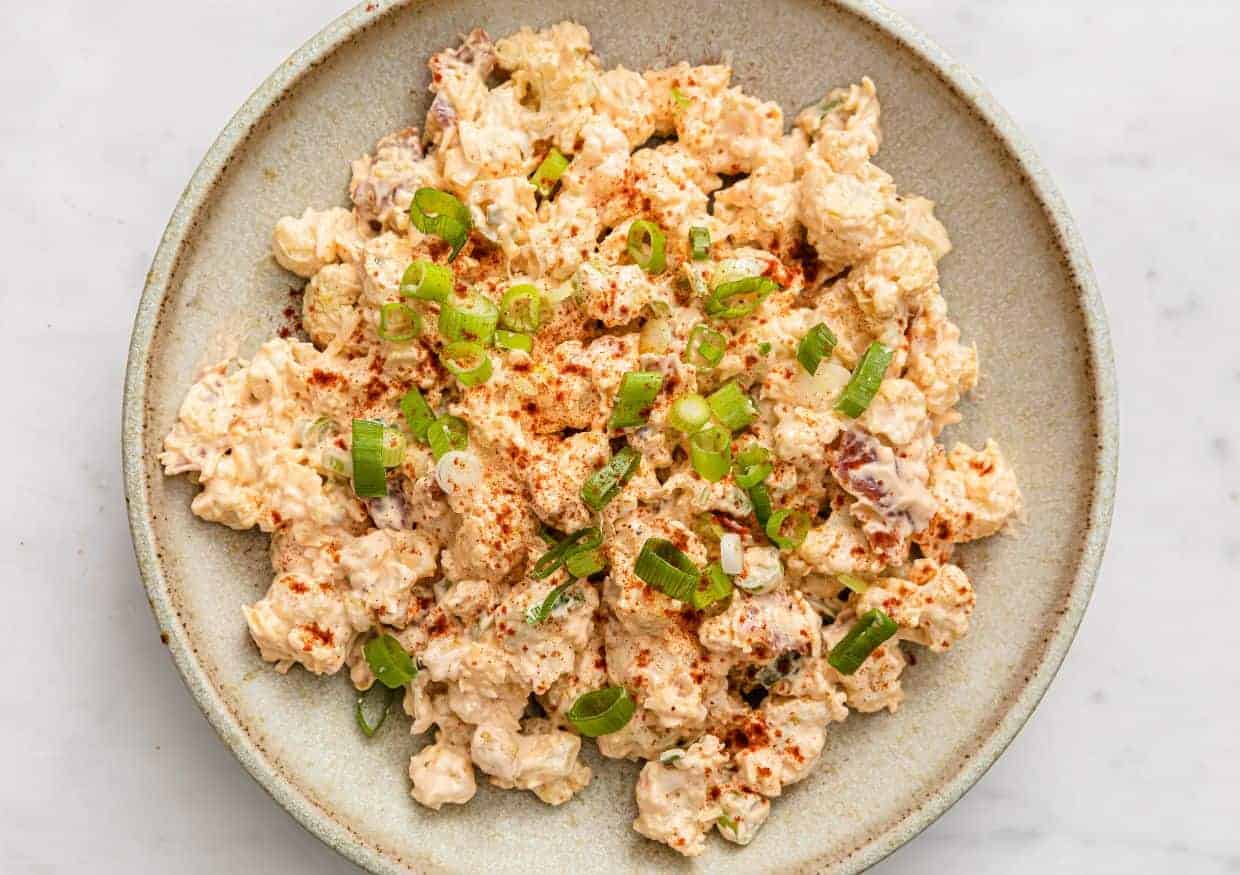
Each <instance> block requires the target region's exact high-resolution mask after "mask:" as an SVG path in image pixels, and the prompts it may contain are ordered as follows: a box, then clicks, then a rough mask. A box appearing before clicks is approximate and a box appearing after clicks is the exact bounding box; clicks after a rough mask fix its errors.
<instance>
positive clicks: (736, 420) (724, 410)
mask: <svg viewBox="0 0 1240 875" xmlns="http://www.w3.org/2000/svg"><path fill="white" fill-rule="evenodd" d="M706 401H707V403H709V404H710V409H711V412H712V413H714V414H715V419H717V420H719V421H720V422H722V423H723V424H724V425H726V426H727V427H728V428H730V429H732V431H740V430H741V429H742V428H745V427H747V426H748V425H749V424H750V423H752V422H753V421H754V420H755V419H757V418H758V408H757V407H756V406H754V403H753V399H751V398H750V397H749V396H748V395H746V394H745V393H744V392H743V391H742V390H741V387H740V386H738V385H736V383H734V382H732V383H724V384H723V385H722V386H720V387H719V388H718V389H716V390H715V391H714V392H711V393H710V395H709V396H707V398H706Z"/></svg>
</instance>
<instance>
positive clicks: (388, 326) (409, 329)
mask: <svg viewBox="0 0 1240 875" xmlns="http://www.w3.org/2000/svg"><path fill="white" fill-rule="evenodd" d="M402 326H404V327H403V328H402ZM375 333H377V334H378V335H379V339H380V340H386V341H387V342H388V343H409V342H410V341H412V340H415V339H416V338H417V336H418V335H419V334H421V333H422V317H421V316H419V315H418V311H417V310H415V309H413V308H412V307H410V306H409V305H408V304H400V303H387V304H383V305H382V306H380V307H379V327H378V328H377V329H376V332H375Z"/></svg>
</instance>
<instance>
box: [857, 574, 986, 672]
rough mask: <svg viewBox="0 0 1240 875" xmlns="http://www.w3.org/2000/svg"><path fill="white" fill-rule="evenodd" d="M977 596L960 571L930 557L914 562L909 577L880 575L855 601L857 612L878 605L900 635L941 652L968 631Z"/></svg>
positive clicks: (863, 611) (862, 611)
mask: <svg viewBox="0 0 1240 875" xmlns="http://www.w3.org/2000/svg"><path fill="white" fill-rule="evenodd" d="M976 603H977V597H976V596H975V595H974V594H973V586H972V585H971V584H970V583H969V578H968V577H967V576H966V575H965V573H964V572H963V571H961V570H960V569H959V568H957V567H956V566H955V565H942V566H939V565H936V564H935V563H934V562H932V561H930V560H929V559H919V560H917V561H916V562H914V563H913V567H912V569H911V570H910V572H909V579H908V580H901V579H900V578H898V577H883V578H880V579H879V580H877V581H875V582H874V583H873V584H871V585H870V587H869V588H868V589H867V590H866V591H865V592H864V593H862V594H861V596H860V598H859V599H858V601H857V613H858V614H864V613H865V612H866V611H868V610H870V609H872V608H878V609H880V610H882V611H883V612H884V613H886V614H887V615H888V616H889V617H891V619H893V620H895V621H896V623H898V624H899V626H900V637H901V638H903V639H905V640H906V641H916V642H917V643H918V644H924V645H925V646H926V647H929V648H930V649H931V650H933V651H935V652H942V651H944V650H947V649H948V648H950V647H951V646H952V644H953V643H954V642H956V641H958V640H960V639H961V638H963V637H964V636H965V634H966V633H968V631H969V617H970V615H972V613H973V605H974V604H976Z"/></svg>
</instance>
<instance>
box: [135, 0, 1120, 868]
mask: <svg viewBox="0 0 1240 875" xmlns="http://www.w3.org/2000/svg"><path fill="white" fill-rule="evenodd" d="M418 2H419V0H388V2H373V0H372V2H368V3H361V4H359V5H358V6H356V7H355V8H353V9H352V10H350V11H348V12H346V13H345V14H343V15H341V16H340V17H339V18H337V19H336V20H335V21H333V22H332V23H331V24H329V25H328V26H327V27H326V28H324V29H323V30H322V31H321V32H319V33H318V34H317V35H315V36H314V37H313V38H312V39H311V40H309V41H308V42H307V43H306V44H305V45H303V46H302V47H301V48H299V49H298V50H297V51H296V52H294V53H293V54H292V55H291V56H290V57H289V58H288V59H287V60H286V61H285V62H284V63H283V64H281V65H280V67H279V68H278V69H277V70H276V71H275V72H274V73H272V74H271V76H270V77H268V79H267V81H265V82H264V83H263V84H262V85H261V86H260V87H259V88H258V89H257V90H256V91H255V92H254V93H253V94H252V95H251V96H250V98H249V99H248V100H247V101H246V102H245V104H244V105H243V106H242V107H241V109H240V110H239V111H238V112H237V114H236V115H235V116H233V118H232V119H231V120H230V121H229V123H228V125H227V127H225V128H224V130H223V132H222V133H221V134H220V135H219V137H218V138H217V139H216V141H215V143H214V144H212V146H211V148H210V150H209V151H208V152H207V154H206V157H205V158H203V160H202V163H201V164H199V166H198V169H197V170H196V171H195V172H194V175H193V177H192V178H191V180H190V182H189V185H188V186H187V187H186V189H185V192H184V193H183V194H182V196H181V199H180V200H179V201H178V203H177V205H176V209H175V210H174V211H173V214H172V218H171V219H170V220H169V222H168V227H167V228H166V229H165V231H164V235H163V239H162V240H161V241H160V245H159V249H158V251H157V252H156V253H155V258H154V261H153V262H152V265H151V269H150V271H149V273H148V274H147V281H146V287H145V289H144V290H143V293H142V299H141V302H140V303H139V305H138V312H137V316H136V317H135V319H134V329H133V336H132V339H131V341H130V347H129V360H128V366H127V368H126V373H125V395H124V408H123V411H124V412H123V423H122V435H121V436H122V453H123V464H124V478H125V495H126V502H127V504H128V510H129V525H130V530H131V531H132V534H133V541H134V550H135V552H136V554H137V560H138V567H139V570H140V571H141V574H142V579H143V581H144V583H145V586H146V591H147V598H148V600H149V601H150V604H151V608H152V610H153V611H154V613H155V616H156V619H157V620H158V622H159V625H160V628H161V630H162V632H163V636H162V637H163V638H164V640H165V641H166V643H167V645H168V649H169V650H170V652H171V654H172V657H173V659H174V660H175V662H176V665H177V668H178V669H179V670H180V672H181V676H182V677H183V678H184V680H185V683H186V685H187V686H188V687H189V689H190V692H191V693H193V695H194V698H195V699H196V700H197V702H198V705H199V707H200V708H201V709H202V711H203V713H204V714H205V715H206V717H207V719H208V720H209V721H210V722H211V725H212V726H214V727H215V730H216V732H217V733H219V735H220V737H221V738H222V739H223V741H224V742H225V743H226V744H227V745H228V746H229V747H230V748H231V749H232V751H233V753H234V754H235V755H236V756H237V759H239V760H240V761H241V764H242V765H243V766H245V768H246V770H247V771H248V772H249V773H250V775H251V776H252V777H253V778H254V779H255V780H256V781H258V783H259V784H261V785H262V786H263V788H264V789H265V790H266V791H267V792H268V793H269V794H271V796H272V797H273V798H274V799H275V800H276V801H277V802H278V803H280V805H281V806H283V807H284V808H285V809H286V810H287V811H288V812H289V813H291V814H292V815H293V817H295V818H296V819H297V820H298V821H299V822H300V823H301V824H302V826H304V827H305V828H306V829H308V830H309V831H310V832H312V833H314V835H316V836H318V838H320V839H321V840H323V841H324V842H325V843H326V844H328V845H329V846H331V847H332V848H334V849H336V850H337V851H339V852H340V853H341V854H343V855H344V856H345V857H347V858H348V859H350V860H352V861H353V862H355V863H357V864H358V865H360V866H363V867H365V868H366V869H368V870H370V871H371V872H375V873H381V875H401V873H404V872H407V871H408V866H407V862H408V861H402V860H399V859H396V858H393V857H392V856H390V855H388V854H385V853H383V852H381V851H380V850H378V849H377V848H375V847H372V846H370V845H368V844H367V843H366V842H365V840H364V839H363V838H362V837H361V836H360V835H358V834H357V833H356V832H355V831H354V830H352V829H350V828H349V827H348V826H346V825H345V824H343V823H341V822H340V821H338V820H336V819H335V818H333V816H332V814H331V812H330V811H328V810H327V809H325V808H324V807H323V806H322V805H321V804H319V803H318V802H316V801H315V800H314V799H312V798H311V797H310V796H309V795H307V794H306V793H305V792H304V791H303V790H302V788H300V787H298V786H297V784H296V783H295V782H294V780H293V779H291V778H290V777H289V776H288V775H286V774H284V773H283V772H282V771H281V769H280V768H279V766H277V765H276V764H275V763H273V762H272V761H271V760H270V759H269V758H268V757H267V755H266V754H265V753H264V752H262V751H261V750H260V749H259V748H258V747H257V746H256V745H255V743H254V740H253V739H252V738H251V737H250V736H249V735H248V733H247V732H246V730H245V729H244V728H243V727H242V726H241V724H240V722H239V721H238V719H237V717H236V716H235V715H234V714H233V713H232V712H231V710H230V709H229V707H228V705H227V704H226V703H225V701H224V700H223V698H222V697H221V696H220V693H219V691H218V690H217V689H216V687H215V686H214V684H213V683H212V681H211V679H210V674H209V672H208V671H207V670H206V669H205V668H204V667H203V666H202V665H201V664H200V662H199V660H198V656H197V654H196V653H195V652H194V648H193V645H192V644H191V642H190V640H189V637H188V635H187V633H186V631H185V629H184V627H183V626H182V624H181V621H180V618H179V617H178V615H177V611H176V608H175V606H174V604H173V600H172V597H171V594H170V592H169V588H168V581H167V580H166V578H165V577H164V573H163V569H162V568H161V563H160V559H159V555H158V547H157V544H156V538H155V533H154V530H153V527H152V520H151V507H150V504H149V501H148V495H147V488H146V487H147V482H146V453H147V452H148V445H147V442H146V440H145V436H144V433H143V425H144V421H145V418H146V408H147V398H146V389H147V375H148V370H149V366H150V361H149V359H150V353H151V346H152V341H153V339H154V336H155V332H156V329H157V327H158V324H159V320H160V316H161V312H162V307H163V303H164V301H165V299H166V296H167V293H168V287H169V284H170V283H171V281H172V279H173V278H174V276H175V274H176V270H177V267H178V265H179V262H180V260H181V257H182V255H183V254H184V252H185V250H186V247H187V245H188V241H189V240H190V239H191V238H192V236H193V233H194V231H195V229H196V226H197V224H198V221H199V217H200V215H202V213H203V211H204V210H205V209H206V208H207V207H208V205H209V202H210V200H211V197H212V194H213V192H214V189H215V186H216V185H217V183H218V182H219V181H220V179H221V177H222V175H223V174H224V172H225V171H226V169H227V167H228V165H229V163H230V162H231V160H232V157H233V155H234V154H235V153H236V152H237V151H238V150H239V149H241V148H243V147H244V145H245V143H246V141H247V140H248V138H249V136H250V134H251V133H252V132H253V130H254V128H255V126H256V125H257V124H258V123H259V122H260V121H261V120H262V119H263V117H264V116H265V115H266V114H267V112H268V111H269V110H271V109H272V107H273V106H275V105H276V104H277V103H278V102H279V101H280V100H281V99H282V98H283V96H284V95H285V94H286V93H287V92H288V91H289V90H290V89H291V88H292V87H293V86H294V85H295V84H296V83H297V82H298V81H299V80H300V79H301V77H303V76H304V75H306V73H307V72H308V71H310V70H311V69H313V68H314V67H315V66H317V65H318V64H319V63H321V62H322V61H323V59H324V58H326V57H327V56H328V55H330V54H331V53H332V52H333V51H335V50H336V49H337V48H338V47H340V46H341V45H343V44H344V43H346V42H348V41H350V40H351V39H354V38H355V37H356V36H357V35H358V34H360V33H361V32H362V31H364V30H365V29H367V28H368V27H370V26H371V25H373V24H374V23H375V22H376V21H378V20H379V19H380V18H383V17H385V16H387V15H392V14H399V11H400V10H401V9H403V8H405V7H409V6H413V5H416V4H417V3H418ZM824 2H829V3H831V4H833V5H835V6H838V7H840V8H842V9H844V10H845V11H847V12H850V13H852V14H853V15H855V16H857V17H858V18H860V19H862V20H864V21H866V22H869V23H870V24H871V25H873V26H875V27H877V28H878V29H879V30H880V31H882V32H883V33H884V34H886V35H887V36H888V37H890V38H892V39H894V40H895V41H896V42H897V43H899V44H900V45H901V46H902V47H903V48H904V49H906V50H907V51H909V52H911V53H913V54H914V55H916V56H917V57H918V58H919V59H920V60H921V61H922V62H924V63H925V64H927V65H929V67H930V68H932V69H933V70H934V71H935V72H936V73H937V74H938V76H939V77H940V78H941V79H942V81H943V82H945V83H946V84H947V85H948V86H949V87H950V88H951V89H952V90H953V91H955V92H956V93H957V94H958V95H959V96H960V97H961V98H962V99H963V100H964V101H965V102H966V103H967V104H968V105H969V106H970V107H971V109H972V111H973V112H974V113H976V114H977V115H978V116H979V117H980V118H981V119H983V120H984V121H985V122H986V123H987V125H988V126H989V127H990V128H991V129H992V130H993V132H994V134H995V136H996V137H997V138H998V139H999V140H1000V142H1001V143H1002V144H1003V145H1004V147H1005V148H1006V150H1007V152H1008V154H1009V156H1010V158H1011V159H1012V160H1013V161H1014V162H1015V163H1016V165H1017V166H1018V167H1019V169H1020V171H1021V172H1022V174H1023V176H1024V180H1025V182H1026V184H1027V185H1028V186H1029V187H1030V189H1031V191H1032V192H1033V194H1034V196H1035V197H1036V198H1037V199H1038V202H1039V203H1040V205H1041V207H1042V209H1043V211H1044V213H1045V215H1046V218H1047V221H1048V222H1049V224H1050V226H1051V228H1052V229H1053V231H1054V234H1055V238H1056V243H1057V245H1058V246H1059V248H1060V251H1061V253H1062V256H1063V258H1064V260H1065V263H1066V265H1067V267H1068V269H1069V272H1070V274H1071V277H1072V281H1073V283H1074V284H1075V286H1076V288H1077V291H1078V296H1079V297H1078V300H1079V305H1080V309H1081V312H1082V314H1083V316H1084V319H1085V329H1086V335H1087V339H1088V353H1087V354H1088V357H1089V370H1090V377H1091V383H1092V387H1091V388H1092V390H1093V395H1094V400H1095V408H1094V411H1093V414H1094V419H1095V429H1096V432H1097V440H1098V447H1097V453H1098V456H1097V458H1098V464H1097V469H1096V470H1095V472H1094V482H1093V484H1092V485H1093V491H1092V499H1091V504H1090V508H1089V513H1088V523H1087V528H1086V531H1085V533H1084V537H1083V543H1082V551H1081V558H1080V562H1079V564H1078V566H1077V573H1076V576H1075V579H1074V581H1073V584H1072V588H1071V591H1070V593H1069V596H1068V600H1067V603H1066V605H1065V610H1064V612H1063V614H1062V615H1061V617H1060V618H1059V621H1058V623H1057V625H1056V627H1055V629H1054V631H1053V632H1052V634H1051V636H1050V638H1049V639H1048V640H1047V641H1046V643H1045V645H1044V651H1043V654H1042V657H1041V659H1040V661H1039V662H1038V663H1037V666H1036V668H1035V669H1034V670H1033V671H1032V672H1031V674H1030V675H1029V676H1028V677H1027V679H1026V680H1025V683H1024V686H1023V687H1022V688H1021V690H1020V692H1019V693H1018V694H1017V695H1016V697H1015V698H1014V699H1013V700H1012V701H1011V703H1010V704H1009V706H1008V708H1007V710H1006V713H1005V714H1004V715H1003V716H1002V717H1001V718H1000V720H999V721H998V722H997V723H996V725H995V726H994V728H993V730H992V731H991V732H990V734H989V735H988V736H986V737H985V738H984V739H983V740H982V742H981V744H980V745H979V746H978V747H977V749H976V750H974V751H973V752H972V753H971V754H970V755H968V756H967V757H966V759H965V760H964V763H965V764H964V765H963V766H962V767H961V769H960V770H959V771H958V772H956V773H955V774H954V775H953V776H952V777H951V778H949V779H947V780H946V781H944V782H943V783H942V784H941V785H940V786H939V787H938V788H937V789H936V790H935V791H934V792H933V793H931V794H930V795H929V796H928V797H927V798H926V799H925V801H923V802H922V803H921V804H920V805H917V806H916V807H913V808H911V809H910V810H909V811H908V812H907V813H906V814H905V815H904V817H903V818H901V819H900V820H898V821H896V822H895V823H893V824H892V825H891V826H890V827H888V828H887V829H886V830H884V831H883V832H881V833H878V834H877V835H874V836H872V837H871V838H870V839H869V841H867V842H866V843H865V844H863V845H862V846H860V847H858V848H857V849H855V850H854V851H853V852H852V853H850V854H848V855H846V856H845V857H844V858H843V859H842V860H837V863H836V866H835V870H836V871H837V872H841V873H843V872H848V873H854V872H860V871H862V870H864V869H866V868H867V867H869V866H872V865H874V864H875V863H877V862H878V861H880V860H882V859H883V858H884V857H886V856H887V855H888V854H890V853H891V852H893V851H894V850H896V849H897V848H899V847H900V846H901V845H903V844H904V843H905V842H907V841H909V840H910V839H911V838H913V837H914V836H916V835H917V834H918V833H919V832H921V831H922V830H923V829H925V828H926V827H927V826H929V825H930V824H931V823H933V822H934V821H935V820H936V819H937V818H938V817H939V816H940V815H941V814H943V812H945V811H946V810H947V809H948V808H950V807H951V806H952V805H953V804H954V803H955V802H956V800H958V799H959V798H960V797H961V796H963V795H964V793H965V792H966V791H967V790H968V789H969V788H970V787H972V786H973V784H974V783H976V782H977V780H978V779H979V778H980V777H981V776H982V775H983V774H984V773H985V772H986V770H987V769H988V768H990V766H991V764H992V763H994V761H995V760H996V759H997V758H998V757H999V755H1000V754H1001V753H1002V752H1003V750H1004V749H1005V748H1006V747H1007V745H1008V744H1009V743H1010V742H1011V741H1012V739H1013V738H1014V737H1015V736H1016V733H1017V732H1019V731H1020V729H1021V727H1022V726H1023V725H1024V724H1025V721H1026V720H1028V719H1029V715H1030V714H1031V713H1032V712H1033V709H1034V708H1035V707H1037V704H1038V702H1039V701H1040V700H1041V698H1042V696H1043V694H1044V693H1045V692H1046V689H1047V687H1048V686H1049V685H1050V682H1051V680H1052V679H1053V678H1054V676H1055V674H1056V672H1057V671H1058V670H1059V666H1060V664H1061V663H1062V662H1063V659H1064V656H1065V654H1066V653H1067V650H1068V647H1069V645H1070V644H1071V643H1072V639H1073V637H1074V636H1075V635H1076V630H1077V627H1078V626H1079V625H1080V622H1081V618H1082V616H1083V615H1084V613H1085V608H1086V606H1087V605H1088V603H1089V597H1090V594H1091V592H1092V590H1093V586H1094V581H1095V578H1096V576H1097V573H1098V567H1099V564H1100V563H1101V561H1102V554H1103V550H1104V547H1105V544H1106V538H1107V533H1108V530H1109V528H1110V521H1111V511H1112V506H1113V501H1114V494H1115V481H1116V475H1117V464H1118V450H1119V424H1118V413H1117V402H1118V395H1117V390H1116V383H1115V366H1114V360H1113V356H1112V351H1111V340H1110V332H1109V329H1108V327H1107V320H1106V313H1105V312H1104V309H1103V304H1102V299H1101V297H1100V296H1099V294H1098V289H1097V286H1096V284H1095V282H1094V275H1093V268H1092V266H1091V265H1090V262H1089V258H1088V256H1087V255H1086V253H1085V247H1084V244H1083V242H1082V240H1081V237H1080V235H1079V233H1078V232H1077V230H1076V227H1075V225H1074V223H1073V221H1072V218H1071V216H1070V215H1069V213H1068V209H1067V206H1066V205H1065V203H1064V201H1063V198H1062V197H1061V196H1060V195H1059V192H1058V190H1057V189H1056V188H1055V186H1054V184H1053V183H1052V182H1051V180H1050V177H1049V176H1048V175H1047V173H1046V170H1045V169H1044V168H1043V167H1042V164H1041V162H1040V161H1039V160H1038V158H1037V156H1036V155H1035V154H1034V152H1033V149H1032V148H1031V146H1030V144H1029V143H1028V141H1027V140H1026V139H1025V137H1024V135H1023V134H1021V133H1020V131H1019V130H1017V128H1016V126H1015V124H1013V122H1012V120H1011V119H1010V118H1009V117H1008V115H1007V113H1006V112H1005V111H1004V110H1003V109H1002V108H1001V107H1000V106H999V105H998V103H996V102H995V100H994V98H992V97H991V96H990V94H989V93H988V92H987V91H986V89H985V88H983V87H982V85H981V84H980V83H979V82H978V81H977V79H975V78H974V77H973V75H972V74H970V73H969V72H968V71H967V70H965V69H964V68H963V67H961V66H960V65H959V64H957V63H956V62H955V61H953V60H952V59H951V58H950V57H948V55H947V54H946V53H945V52H944V51H943V50H942V49H940V48H939V47H938V46H937V45H935V44H934V43H933V42H932V41H931V40H930V39H929V38H927V37H926V35H925V34H923V33H921V32H920V31H918V30H917V29H916V28H914V27H913V26H912V25H911V24H909V23H908V22H907V21H905V20H903V19H902V18H900V17H899V16H898V15H896V14H895V13H894V12H892V11H891V10H889V9H887V8H885V7H883V6H881V5H879V4H878V3H875V2H872V0H824ZM828 856H832V855H827V854H817V855H815V856H814V857H812V858H810V859H808V860H805V861H803V862H802V863H800V864H798V866H797V868H798V869H799V870H801V871H807V870H819V869H820V868H821V867H822V866H824V865H829V862H828Z"/></svg>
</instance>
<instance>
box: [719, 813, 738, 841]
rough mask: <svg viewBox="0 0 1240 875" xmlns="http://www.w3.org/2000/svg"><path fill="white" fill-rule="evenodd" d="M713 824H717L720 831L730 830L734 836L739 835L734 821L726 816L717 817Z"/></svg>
mask: <svg viewBox="0 0 1240 875" xmlns="http://www.w3.org/2000/svg"><path fill="white" fill-rule="evenodd" d="M715 822H716V823H718V824H719V828H720V829H726V830H730V831H731V832H732V835H734V836H739V835H740V833H739V832H737V828H736V821H735V820H733V819H732V818H730V817H728V816H727V815H726V814H721V815H719V816H718V817H717V818H715Z"/></svg>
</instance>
